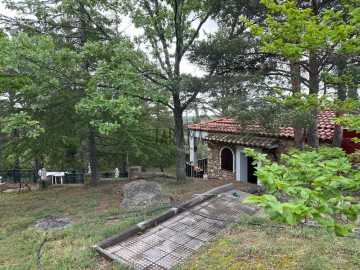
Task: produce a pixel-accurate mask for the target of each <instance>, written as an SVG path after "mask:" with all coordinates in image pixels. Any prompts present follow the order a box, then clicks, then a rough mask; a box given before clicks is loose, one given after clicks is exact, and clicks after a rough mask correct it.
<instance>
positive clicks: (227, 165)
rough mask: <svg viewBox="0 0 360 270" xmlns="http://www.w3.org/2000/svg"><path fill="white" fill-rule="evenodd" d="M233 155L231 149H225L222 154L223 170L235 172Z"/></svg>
mask: <svg viewBox="0 0 360 270" xmlns="http://www.w3.org/2000/svg"><path fill="white" fill-rule="evenodd" d="M233 159H234V156H233V153H232V151H231V150H230V148H227V147H225V148H223V149H222V150H221V153H220V162H221V169H223V170H228V171H233Z"/></svg>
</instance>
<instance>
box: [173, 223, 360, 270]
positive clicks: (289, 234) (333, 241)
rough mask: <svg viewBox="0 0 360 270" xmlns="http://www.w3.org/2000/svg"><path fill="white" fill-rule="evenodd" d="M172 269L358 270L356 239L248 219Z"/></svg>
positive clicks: (359, 252) (359, 242) (359, 248)
mask: <svg viewBox="0 0 360 270" xmlns="http://www.w3.org/2000/svg"><path fill="white" fill-rule="evenodd" d="M176 269H177V270H188V269H189V270H195V269H197V270H200V269H203V270H206V269H214V270H216V269H217V270H223V269H228V270H238V269H242V270H250V269H251V270H265V269H266V270H268V269H273V270H280V269H283V270H285V269H286V270H292V269H294V270H295V269H305V270H335V269H338V270H358V269H360V239H355V238H340V237H336V236H334V235H330V234H328V233H327V232H326V230H324V229H321V228H312V227H302V226H293V227H291V226H286V225H279V224H271V223H270V222H268V221H266V220H262V219H259V218H255V219H254V218H250V219H249V220H243V221H241V222H239V223H238V224H235V225H233V226H232V227H231V228H230V229H228V230H227V231H225V232H224V234H223V235H221V236H219V237H217V239H215V240H214V241H213V242H212V243H211V244H209V245H207V246H204V247H203V248H202V249H201V250H200V251H199V252H198V253H197V254H196V256H195V257H194V258H192V259H191V260H189V261H188V262H186V263H184V264H183V265H181V266H179V267H177V268H176Z"/></svg>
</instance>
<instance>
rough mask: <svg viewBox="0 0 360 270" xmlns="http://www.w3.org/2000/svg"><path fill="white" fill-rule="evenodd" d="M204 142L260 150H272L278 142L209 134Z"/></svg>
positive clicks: (247, 136)
mask: <svg viewBox="0 0 360 270" xmlns="http://www.w3.org/2000/svg"><path fill="white" fill-rule="evenodd" d="M204 141H212V142H221V143H230V144H237V145H245V146H253V147H260V148H267V149H270V148H273V147H277V143H278V140H277V139H276V138H266V137H254V136H249V135H236V134H218V133H213V134H209V135H208V136H206V137H205V138H204Z"/></svg>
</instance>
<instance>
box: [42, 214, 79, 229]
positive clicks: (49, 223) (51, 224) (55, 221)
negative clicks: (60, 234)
mask: <svg viewBox="0 0 360 270" xmlns="http://www.w3.org/2000/svg"><path fill="white" fill-rule="evenodd" d="M71 224H72V222H71V220H70V219H69V218H67V217H56V216H51V215H49V216H45V217H43V218H42V219H39V220H38V221H36V223H35V227H36V228H38V229H42V230H44V231H47V230H49V229H54V228H66V227H68V226H70V225H71Z"/></svg>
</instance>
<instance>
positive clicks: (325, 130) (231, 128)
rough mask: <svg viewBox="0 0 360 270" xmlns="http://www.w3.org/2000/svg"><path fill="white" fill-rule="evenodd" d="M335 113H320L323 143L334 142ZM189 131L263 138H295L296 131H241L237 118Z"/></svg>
mask: <svg viewBox="0 0 360 270" xmlns="http://www.w3.org/2000/svg"><path fill="white" fill-rule="evenodd" d="M334 118H335V112H334V111H331V110H325V111H321V112H319V113H318V129H319V139H320V140H322V141H329V140H332V138H333V136H334V123H333V119H334ZM188 129H191V130H202V131H208V132H216V133H232V134H243V133H252V134H254V135H258V136H263V137H273V138H274V137H276V138H289V139H292V138H294V130H293V128H291V127H281V128H280V131H279V132H278V133H270V132H267V131H266V130H265V129H264V128H262V127H261V126H259V125H250V126H247V127H246V130H241V129H240V126H239V124H238V122H237V120H236V118H218V119H214V120H210V121H206V122H202V123H198V124H192V125H189V127H188Z"/></svg>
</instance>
